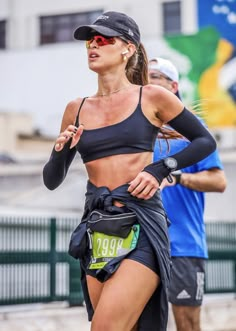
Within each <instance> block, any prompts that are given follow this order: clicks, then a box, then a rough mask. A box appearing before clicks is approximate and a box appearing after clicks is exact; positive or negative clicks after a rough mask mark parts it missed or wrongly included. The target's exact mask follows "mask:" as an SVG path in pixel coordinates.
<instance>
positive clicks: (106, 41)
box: [86, 36, 116, 48]
mask: <svg viewBox="0 0 236 331" xmlns="http://www.w3.org/2000/svg"><path fill="white" fill-rule="evenodd" d="M94 40H95V41H96V43H97V45H98V46H105V45H114V44H115V43H116V39H115V37H103V36H93V37H92V38H91V39H89V40H86V47H87V48H90V44H91V43H92V42H93V41H94Z"/></svg>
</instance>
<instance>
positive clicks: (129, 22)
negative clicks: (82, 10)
mask: <svg viewBox="0 0 236 331" xmlns="http://www.w3.org/2000/svg"><path fill="white" fill-rule="evenodd" d="M97 32H98V33H100V34H101V35H103V36H106V37H119V36H123V37H124V38H125V39H127V40H130V41H131V42H133V43H134V44H135V45H136V46H138V45H139V44H140V31H139V27H138V25H137V23H136V22H135V21H134V20H133V19H132V18H131V17H129V16H127V15H126V14H124V13H119V12H115V11H107V12H105V13H103V14H102V15H100V16H99V17H98V18H97V19H96V20H95V22H94V23H93V24H91V25H81V26H79V27H78V28H77V29H76V30H75V32H74V38H75V39H77V40H89V39H91V37H92V36H94V34H95V33H97Z"/></svg>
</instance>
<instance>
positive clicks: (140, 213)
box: [80, 182, 170, 331]
mask: <svg viewBox="0 0 236 331" xmlns="http://www.w3.org/2000/svg"><path fill="white" fill-rule="evenodd" d="M127 189H128V185H126V184H125V185H122V186H119V187H117V188H116V189H114V190H112V191H110V190H109V189H108V188H107V187H105V186H104V187H96V186H94V185H93V184H92V183H91V182H88V184H87V192H86V201H85V208H84V214H83V217H82V220H85V219H86V218H87V217H88V215H89V214H90V212H91V211H93V210H94V209H102V210H105V211H108V212H112V211H113V210H114V208H116V206H114V205H113V201H114V200H116V201H119V202H121V203H123V204H124V205H125V206H126V207H127V208H128V209H129V210H131V211H133V212H135V214H136V216H137V221H138V223H139V224H140V226H141V227H142V229H143V231H144V232H145V234H146V236H147V237H148V240H149V241H150V244H151V246H152V247H153V250H154V253H155V255H156V258H157V261H158V264H159V270H160V275H159V276H160V279H161V283H160V285H159V287H158V288H157V290H156V291H155V293H154V294H153V296H152V298H151V299H150V300H149V302H148V304H147V305H146V307H145V309H144V311H143V313H142V314H141V316H140V319H139V323H138V325H139V327H138V330H139V331H166V327H167V318H168V298H167V291H168V283H169V275H170V249H169V239H168V234H167V227H168V221H167V217H166V215H165V211H164V209H163V205H162V201H161V199H160V194H159V191H157V192H156V194H155V195H154V196H153V197H152V198H151V199H149V200H141V199H138V198H136V197H133V196H132V195H130V193H129V192H128V191H127ZM123 258H124V257H117V258H114V259H112V260H111V261H109V262H108V263H107V264H106V265H105V267H104V268H103V269H101V270H98V272H97V278H98V279H99V280H100V281H102V282H103V281H105V280H106V279H108V278H109V277H110V276H111V275H112V274H113V273H114V272H115V271H116V269H117V268H118V267H119V263H120V262H121V260H122V259H123ZM80 263H81V281H82V288H83V293H84V299H85V303H86V307H87V311H88V316H89V320H91V319H92V315H93V309H92V305H91V302H90V298H89V295H88V289H87V284H86V277H85V270H86V264H85V261H83V259H82V260H80ZM140 291H142V289H140Z"/></svg>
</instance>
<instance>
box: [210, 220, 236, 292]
mask: <svg viewBox="0 0 236 331" xmlns="http://www.w3.org/2000/svg"><path fill="white" fill-rule="evenodd" d="M206 232H207V242H208V252H209V259H208V260H207V263H206V287H205V292H206V293H227V292H228V293H229V292H234V293H236V222H232V223H225V222H224V223H207V224H206Z"/></svg>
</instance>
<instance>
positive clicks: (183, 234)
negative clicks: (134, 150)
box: [154, 139, 223, 258]
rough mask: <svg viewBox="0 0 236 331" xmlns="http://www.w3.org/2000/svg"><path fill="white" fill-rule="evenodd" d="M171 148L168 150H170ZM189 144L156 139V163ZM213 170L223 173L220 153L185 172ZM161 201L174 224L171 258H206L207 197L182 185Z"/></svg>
mask: <svg viewBox="0 0 236 331" xmlns="http://www.w3.org/2000/svg"><path fill="white" fill-rule="evenodd" d="M168 144H169V150H168ZM188 144H189V142H188V141H186V140H184V139H168V142H167V141H166V140H165V139H157V140H156V143H155V149H154V161H158V160H159V159H162V158H165V157H167V156H171V155H173V154H175V153H177V152H179V151H180V150H182V149H183V148H185V147H186V146H187V145H188ZM211 168H219V169H223V166H222V163H221V161H220V159H219V155H218V152H217V151H215V152H214V153H212V154H210V155H209V156H208V157H207V158H205V159H204V160H202V161H200V162H198V163H196V164H194V165H192V166H190V167H186V168H184V169H181V171H182V172H187V173H195V172H199V171H204V170H208V169H211ZM161 194H162V200H163V204H164V207H165V210H166V213H167V216H168V218H169V220H170V222H171V225H170V227H169V235H170V242H171V256H191V257H199V258H207V257H208V253H207V244H206V234H205V224H204V205H205V193H204V192H198V191H195V190H190V189H188V188H186V187H184V186H182V185H175V186H171V187H166V188H164V189H163V190H162V193H161Z"/></svg>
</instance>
